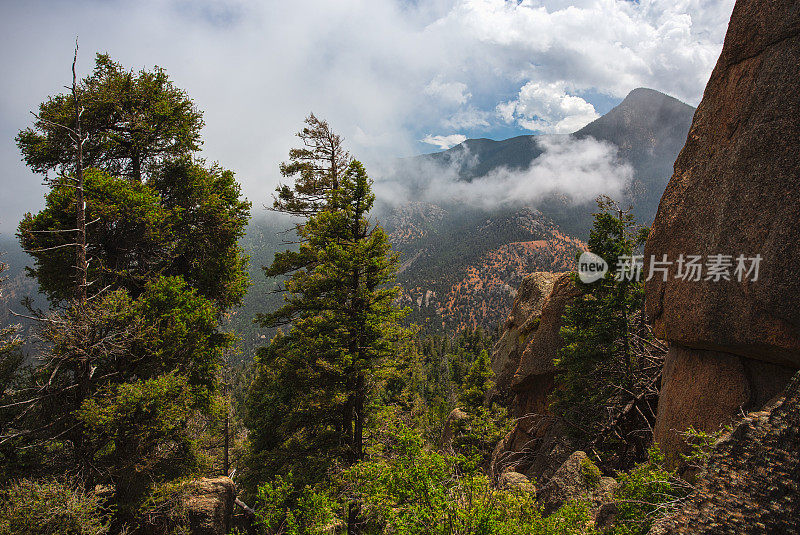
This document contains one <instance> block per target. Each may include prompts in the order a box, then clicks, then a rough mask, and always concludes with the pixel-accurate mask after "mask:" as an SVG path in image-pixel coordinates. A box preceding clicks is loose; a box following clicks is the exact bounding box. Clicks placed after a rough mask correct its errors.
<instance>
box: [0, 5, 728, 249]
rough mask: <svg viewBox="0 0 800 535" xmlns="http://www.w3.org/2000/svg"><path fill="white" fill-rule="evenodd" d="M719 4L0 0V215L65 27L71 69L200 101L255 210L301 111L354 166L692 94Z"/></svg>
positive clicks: (716, 31) (713, 54) (711, 45)
mask: <svg viewBox="0 0 800 535" xmlns="http://www.w3.org/2000/svg"><path fill="white" fill-rule="evenodd" d="M732 8H733V0H634V1H627V0H573V1H555V0H515V1H504V0H430V1H424V0H405V1H403V0H327V1H322V0H303V1H299V0H291V1H281V2H271V1H262V2H257V1H254V0H227V1H217V0H196V1H191V2H190V1H187V0H171V1H166V0H165V1H151V0H138V1H130V2H122V1H113V0H111V1H101V0H83V1H79V0H66V1H64V0H60V1H56V0H52V1H37V0H20V1H12V0H2V1H0V43H2V49H3V50H4V54H3V55H2V57H0V68H2V72H3V76H2V77H0V173H1V174H0V184H1V185H2V190H0V191H2V194H0V232H2V233H5V234H10V233H13V231H14V228H15V227H16V224H17V222H18V221H19V219H20V217H21V216H22V215H23V214H24V212H27V211H36V210H38V209H40V208H41V206H42V205H43V196H44V194H45V188H44V187H43V186H42V185H41V177H39V176H36V175H34V174H33V173H31V172H30V171H29V170H28V169H27V168H26V167H25V166H24V164H23V163H22V162H21V161H20V155H19V151H18V149H17V147H16V145H15V142H14V136H15V135H16V134H17V132H18V131H19V130H21V129H24V128H25V127H27V126H29V125H30V124H31V122H32V117H31V115H30V112H31V111H32V110H35V109H36V108H37V107H38V104H39V103H40V102H41V101H43V100H45V99H46V98H47V96H48V95H53V94H56V93H60V92H63V91H64V89H63V86H64V85H65V84H66V83H68V82H69V81H70V66H71V59H72V53H73V44H74V41H75V38H76V36H77V37H78V39H79V42H80V55H79V65H78V66H79V73H80V74H83V75H85V74H88V73H89V72H90V71H91V68H92V66H93V62H94V54H95V53H96V52H107V53H109V54H110V55H111V57H112V58H113V59H115V60H116V61H119V62H121V63H122V64H123V65H125V66H127V67H130V68H135V69H140V68H152V67H153V66H154V65H158V66H160V67H163V68H165V69H166V71H167V72H168V74H169V75H170V77H171V78H172V79H173V80H174V82H175V83H176V84H177V85H178V86H179V87H182V88H183V89H185V90H187V91H188V93H189V95H190V96H191V97H192V98H193V99H194V101H195V103H196V104H197V106H198V107H199V108H200V109H201V110H203V112H204V119H205V123H206V126H205V128H204V129H203V138H204V146H203V156H204V157H205V158H207V159H208V160H211V161H217V162H219V163H220V164H221V165H223V166H224V167H226V168H228V169H232V170H233V171H235V172H236V176H237V178H238V180H239V181H240V182H241V184H242V186H243V191H244V193H245V195H246V196H247V197H248V198H249V199H250V200H251V201H253V205H254V210H253V211H254V213H259V212H262V211H263V210H262V206H263V205H264V204H266V203H268V202H269V199H270V195H271V192H272V191H273V190H274V187H275V185H276V184H277V182H278V181H279V179H280V175H279V173H278V163H279V162H280V161H282V160H284V159H286V156H287V153H288V150H289V148H291V147H292V146H295V145H296V138H294V137H293V135H294V133H295V132H297V131H298V130H299V129H300V128H301V127H302V122H303V119H304V117H305V116H307V115H308V114H309V112H313V113H315V114H316V115H317V116H319V117H322V118H325V119H327V120H328V121H329V122H330V124H331V126H332V127H333V129H334V130H335V131H337V132H338V133H340V134H342V135H343V137H344V138H345V143H346V145H347V147H348V148H349V150H350V151H351V153H353V154H354V155H355V156H356V157H358V158H359V159H361V160H362V161H364V162H365V164H366V166H367V170H368V171H369V170H370V168H375V169H379V168H380V167H381V166H380V164H381V163H382V162H386V161H388V160H390V159H394V158H398V157H406V156H410V155H415V154H421V153H426V152H434V151H438V150H442V149H446V148H449V147H451V146H453V145H456V144H458V143H460V142H461V141H463V140H464V139H467V138H476V137H487V138H491V139H505V138H508V137H512V136H515V135H520V134H531V133H536V134H559V133H569V132H573V131H575V130H578V129H579V128H581V127H582V126H584V125H585V124H587V123H589V122H591V121H592V120H594V119H596V118H597V117H599V116H600V115H602V114H604V113H606V112H607V111H608V110H609V109H611V108H612V107H613V106H615V105H616V104H618V103H619V102H620V101H621V100H622V99H623V98H624V97H625V95H627V93H628V92H629V91H631V90H632V89H635V88H637V87H650V88H653V89H657V90H659V91H662V92H664V93H667V94H669V95H672V96H674V97H676V98H679V99H681V100H683V101H684V102H687V103H689V104H692V105H697V103H698V102H699V100H700V98H701V96H702V92H703V89H704V87H705V84H706V82H707V81H708V77H709V75H710V73H711V70H712V69H713V67H714V64H715V63H716V60H717V57H718V56H719V52H720V50H721V48H722V42H723V39H724V35H725V31H726V29H727V23H728V19H729V18H730V13H731V10H732ZM554 150H555V154H558V153H559V150H560V149H559V148H558V147H556V148H555V149H554ZM561 152H563V151H561ZM376 178H378V179H379V178H380V177H376ZM503 179H504V180H507V178H503Z"/></svg>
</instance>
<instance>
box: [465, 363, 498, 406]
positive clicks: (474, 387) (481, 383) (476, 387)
mask: <svg viewBox="0 0 800 535" xmlns="http://www.w3.org/2000/svg"><path fill="white" fill-rule="evenodd" d="M493 378H494V372H493V371H492V361H491V359H490V358H489V352H488V351H486V350H485V349H484V350H482V351H481V352H480V353H479V354H478V357H477V358H476V359H475V361H474V362H473V363H472V366H470V368H469V373H467V376H466V377H465V378H464V387H463V391H462V393H461V399H460V401H461V405H462V407H463V408H465V409H467V410H470V411H476V410H478V409H479V408H480V407H483V406H484V398H485V397H486V393H487V392H489V390H491V388H492V386H494V380H493Z"/></svg>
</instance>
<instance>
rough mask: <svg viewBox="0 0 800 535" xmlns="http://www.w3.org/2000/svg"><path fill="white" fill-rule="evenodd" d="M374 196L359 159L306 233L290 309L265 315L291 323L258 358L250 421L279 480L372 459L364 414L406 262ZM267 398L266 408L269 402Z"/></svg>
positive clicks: (391, 344)
mask: <svg viewBox="0 0 800 535" xmlns="http://www.w3.org/2000/svg"><path fill="white" fill-rule="evenodd" d="M373 201H374V195H373V194H372V192H371V189H370V180H369V178H368V177H367V174H366V172H365V171H364V167H363V166H362V165H361V163H360V162H357V161H353V162H351V163H350V165H349V166H348V169H347V172H346V173H345V174H344V175H343V176H342V178H341V181H340V183H339V187H338V188H336V189H334V190H331V191H330V192H328V193H327V195H326V197H325V199H324V202H325V205H326V206H327V208H326V209H325V210H322V211H321V212H319V213H318V214H316V215H313V216H311V217H310V218H309V219H308V220H307V222H306V223H305V224H304V225H302V226H301V227H299V230H298V232H299V234H300V238H301V241H302V243H301V245H300V250H299V251H298V252H288V253H279V254H277V255H276V259H275V263H276V264H280V263H281V262H282V261H283V260H284V258H285V257H286V256H291V255H302V257H303V258H306V259H308V260H309V263H308V265H307V266H306V267H304V268H302V269H300V270H298V271H296V272H295V273H294V274H293V275H292V277H291V278H290V279H289V280H287V282H286V292H287V295H286V304H285V305H284V306H283V307H282V308H281V309H279V310H278V311H276V312H274V313H270V314H262V315H260V316H259V321H260V322H261V324H262V325H264V326H275V325H280V324H286V323H287V322H291V329H290V330H289V332H288V333H287V334H286V335H282V334H281V335H278V336H276V337H275V338H274V339H273V340H272V343H271V344H270V345H269V346H268V347H267V348H264V349H263V350H262V351H261V352H260V353H259V357H258V358H259V372H258V376H257V378H256V380H255V382H254V388H253V390H252V391H251V397H252V398H253V399H252V406H253V407H256V408H257V411H251V414H250V416H249V420H250V426H251V430H252V436H253V442H254V444H255V449H256V454H257V455H259V456H260V458H261V459H262V460H263V461H264V462H265V463H267V464H269V465H270V466H268V471H269V472H272V474H273V475H274V474H277V473H288V472H289V471H291V472H292V473H293V474H294V475H295V477H296V478H297V479H298V480H299V481H301V482H302V481H309V480H315V479H317V478H319V477H320V476H322V475H323V474H324V473H325V469H326V468H327V467H329V466H331V464H333V463H334V462H336V463H343V464H352V463H355V462H357V461H359V460H360V459H361V458H362V457H363V455H364V428H365V418H366V416H367V414H366V408H367V406H368V399H369V397H370V394H371V385H372V383H373V379H374V373H375V370H376V367H377V366H378V365H379V364H380V363H381V362H382V360H383V359H386V358H388V357H390V356H392V354H393V351H394V348H395V339H396V331H397V325H396V324H397V322H398V321H399V319H400V318H401V316H402V315H403V312H402V311H400V310H398V309H397V308H396V307H395V305H394V299H395V297H396V295H397V288H396V287H394V286H391V284H392V282H393V281H394V276H395V273H396V270H397V263H398V258H397V255H396V254H393V253H392V252H391V248H390V245H389V243H388V240H387V236H386V233H385V232H384V231H383V229H381V228H380V227H379V226H375V225H372V224H371V223H370V222H369V219H368V217H367V216H368V213H369V210H370V208H371V207H372V203H373ZM265 397H266V399H268V400H269V401H268V402H265Z"/></svg>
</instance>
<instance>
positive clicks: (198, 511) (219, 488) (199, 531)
mask: <svg viewBox="0 0 800 535" xmlns="http://www.w3.org/2000/svg"><path fill="white" fill-rule="evenodd" d="M184 499H185V502H184V505H185V510H186V513H187V516H188V517H189V526H190V533H191V535H225V534H226V533H228V531H229V529H230V527H231V517H232V515H233V503H234V500H235V499H236V485H234V483H233V481H232V480H231V479H230V478H228V477H216V478H202V479H198V480H196V481H192V482H191V483H190V484H189V485H188V488H187V489H186V494H185V498H184Z"/></svg>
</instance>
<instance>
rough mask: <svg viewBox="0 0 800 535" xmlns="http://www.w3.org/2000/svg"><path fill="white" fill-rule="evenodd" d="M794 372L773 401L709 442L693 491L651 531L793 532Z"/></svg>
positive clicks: (798, 495) (796, 511)
mask: <svg viewBox="0 0 800 535" xmlns="http://www.w3.org/2000/svg"><path fill="white" fill-rule="evenodd" d="M799 486H800V373H799V374H797V375H796V376H795V377H794V379H793V380H792V381H791V382H790V383H789V386H788V387H787V388H786V391H785V392H784V394H783V395H782V396H780V397H779V398H778V399H777V400H775V401H773V402H772V403H770V404H768V405H767V407H766V408H765V409H764V410H762V411H759V412H753V413H750V414H748V415H747V416H746V417H745V418H744V419H743V420H742V421H741V422H740V423H738V424H737V425H736V426H735V427H734V429H733V430H732V431H731V432H730V433H728V434H727V435H725V436H724V437H723V438H722V439H720V440H719V441H718V442H717V444H715V446H714V448H713V450H712V452H711V454H710V456H709V460H708V463H707V465H706V469H705V471H704V472H703V473H701V474H700V475H699V477H698V482H697V485H696V490H695V491H694V492H693V493H692V494H691V495H690V496H689V498H688V500H687V502H686V504H685V505H684V506H683V507H682V508H681V509H680V511H679V512H678V513H677V514H676V515H674V516H672V517H670V518H666V519H663V520H661V521H659V522H658V523H656V525H654V526H653V529H652V530H651V531H650V533H651V534H652V535H678V534H686V535H689V534H692V535H695V534H697V535H702V534H715V535H716V534H737V535H747V534H756V533H758V534H761V533H797V532H798V527H799V526H800V492H798V487H799Z"/></svg>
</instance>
